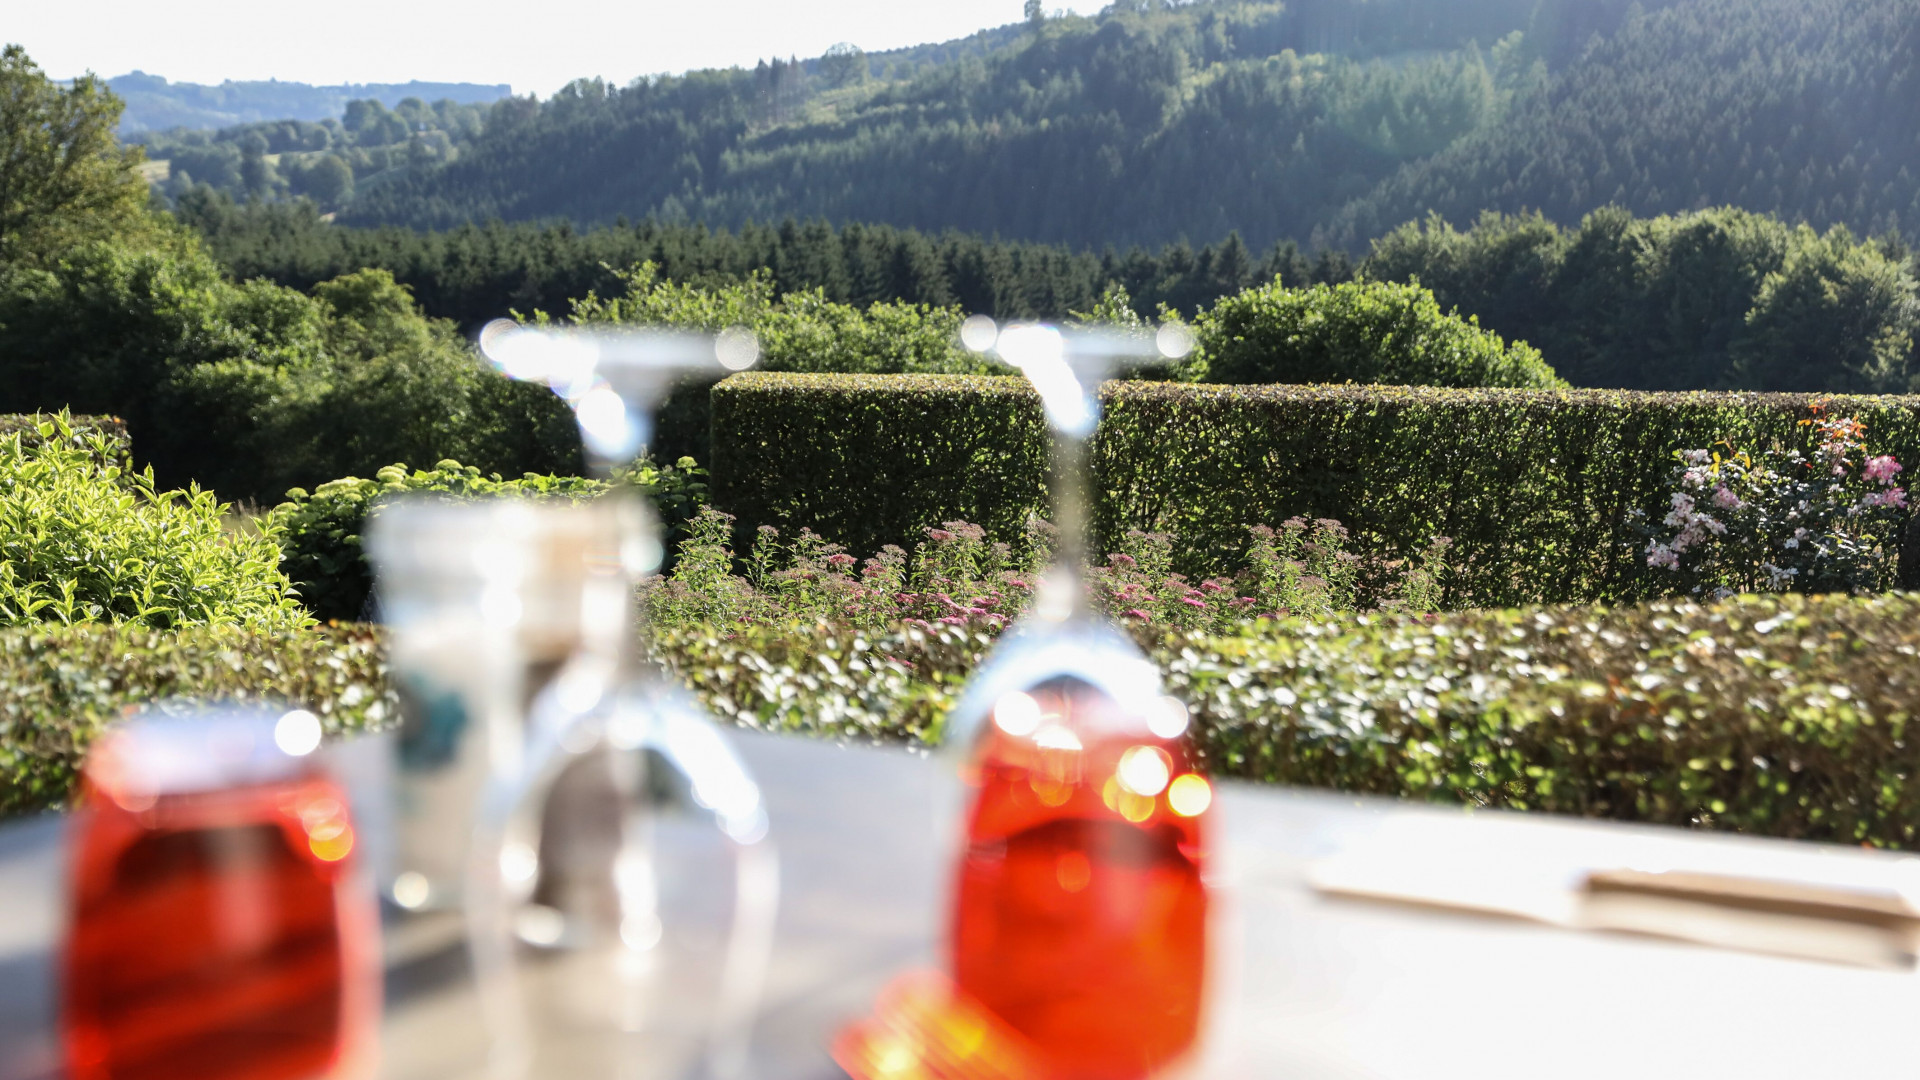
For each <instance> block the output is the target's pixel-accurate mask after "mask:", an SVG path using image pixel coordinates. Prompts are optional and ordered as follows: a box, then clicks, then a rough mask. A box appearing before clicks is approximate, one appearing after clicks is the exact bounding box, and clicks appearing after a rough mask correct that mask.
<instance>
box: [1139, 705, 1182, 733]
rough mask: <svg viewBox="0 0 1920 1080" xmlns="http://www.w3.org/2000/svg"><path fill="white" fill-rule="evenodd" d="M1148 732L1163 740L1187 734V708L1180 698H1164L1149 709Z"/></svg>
mask: <svg viewBox="0 0 1920 1080" xmlns="http://www.w3.org/2000/svg"><path fill="white" fill-rule="evenodd" d="M1147 730H1148V731H1151V732H1153V733H1154V734H1155V735H1158V736H1159V737H1160V738H1162V739H1177V738H1179V737H1180V736H1182V735H1185V734H1186V733H1187V706H1186V705H1185V703H1183V702H1182V701H1181V700H1180V699H1179V698H1175V697H1163V698H1160V699H1158V700H1156V701H1155V702H1154V703H1153V704H1152V706H1150V707H1149V708H1148V709H1147Z"/></svg>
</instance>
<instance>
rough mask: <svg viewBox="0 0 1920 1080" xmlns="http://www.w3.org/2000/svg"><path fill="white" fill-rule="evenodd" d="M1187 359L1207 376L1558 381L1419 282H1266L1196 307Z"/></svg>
mask: <svg viewBox="0 0 1920 1080" xmlns="http://www.w3.org/2000/svg"><path fill="white" fill-rule="evenodd" d="M1195 329H1196V331H1197V337H1198V346H1199V347H1198V349H1197V350H1196V353H1197V356H1198V358H1199V363H1197V364H1196V365H1195V367H1196V369H1197V375H1198V378H1199V379H1200V380H1201V381H1204V382H1214V383H1337V382H1359V383H1384V384H1389V385H1395V386H1524V387H1557V386H1565V385H1566V383H1565V382H1563V381H1562V380H1561V379H1560V378H1559V376H1557V375H1555V374H1554V372H1553V369H1552V368H1551V367H1548V366H1547V363H1546V361H1544V360H1542V359H1540V354H1539V353H1538V352H1535V351H1534V350H1533V348H1532V347H1531V346H1529V345H1528V344H1526V343H1525V342H1523V341H1516V342H1513V343H1512V344H1511V345H1509V344H1508V343H1507V342H1505V341H1503V340H1501V338H1500V335H1498V334H1495V333H1492V332H1491V331H1487V330H1482V329H1480V324H1479V322H1478V320H1476V319H1472V318H1468V319H1462V318H1459V317H1458V316H1456V315H1448V314H1444V313H1443V312H1441V310H1440V305H1439V304H1438V303H1436V302H1435V301H1434V298H1433V294H1432V293H1430V292H1428V291H1427V290H1425V289H1423V288H1421V287H1420V286H1419V284H1418V283H1417V282H1416V283H1413V284H1409V285H1398V284H1393V283H1391V282H1375V281H1352V282H1347V283H1345V284H1341V285H1314V286H1312V287H1311V288H1306V289H1289V288H1286V287H1284V286H1282V285H1281V284H1280V282H1279V281H1278V280H1277V279H1276V280H1275V281H1274V282H1273V283H1272V284H1270V285H1263V286H1260V287H1258V288H1253V289H1248V290H1246V291H1245V292H1242V293H1239V294H1237V295H1234V296H1229V297H1226V298H1225V299H1223V300H1221V301H1220V302H1219V303H1218V304H1215V305H1214V306H1213V307H1212V308H1211V309H1209V310H1207V311H1205V312H1203V313H1201V315H1200V318H1199V321H1198V322H1197V324H1196V327H1195Z"/></svg>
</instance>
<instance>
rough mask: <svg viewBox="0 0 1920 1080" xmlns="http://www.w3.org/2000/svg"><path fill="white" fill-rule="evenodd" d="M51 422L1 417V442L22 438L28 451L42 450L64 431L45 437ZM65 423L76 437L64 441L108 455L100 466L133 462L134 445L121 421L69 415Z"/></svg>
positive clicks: (36, 417) (35, 415)
mask: <svg viewBox="0 0 1920 1080" xmlns="http://www.w3.org/2000/svg"><path fill="white" fill-rule="evenodd" d="M48 419H49V418H48V417H47V416H45V415H42V414H40V413H29V414H26V415H21V414H18V413H12V414H8V413H0V439H8V438H12V437H13V436H15V435H18V436H19V437H20V444H21V446H23V447H28V448H34V447H39V446H41V445H42V444H44V443H45V442H46V441H47V439H49V438H54V439H59V438H60V429H59V428H58V427H57V426H56V427H55V428H54V429H53V430H52V431H50V432H48V433H46V434H44V435H43V434H41V431H40V429H41V426H42V425H44V424H45V423H46V422H47V421H48ZM61 419H62V420H64V421H66V424H67V428H68V430H70V431H71V432H72V433H73V434H72V436H71V437H70V438H68V439H66V440H64V441H66V442H67V443H68V444H69V445H71V446H74V447H77V448H79V449H82V450H92V449H94V448H98V449H99V450H100V451H101V452H102V453H104V454H105V455H106V456H105V457H102V458H101V459H100V464H102V465H125V464H127V463H128V462H129V461H131V460H132V459H133V443H132V442H131V441H130V440H129V439H128V438H127V425H126V424H124V423H122V422H121V420H120V418H119V417H117V416H71V415H66V416H62V417H61ZM96 436H97V437H98V438H97V439H96Z"/></svg>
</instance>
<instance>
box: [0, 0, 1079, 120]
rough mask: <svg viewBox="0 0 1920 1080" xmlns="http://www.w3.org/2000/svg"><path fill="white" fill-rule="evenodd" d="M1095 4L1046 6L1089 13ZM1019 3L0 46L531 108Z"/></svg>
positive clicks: (188, 5) (365, 25)
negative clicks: (459, 88)
mask: <svg viewBox="0 0 1920 1080" xmlns="http://www.w3.org/2000/svg"><path fill="white" fill-rule="evenodd" d="M1103 6H1105V0H1099V2H1089V0H1074V2H1071V3H1061V2H1060V0H1047V8H1048V10H1054V9H1056V8H1060V7H1065V8H1068V9H1069V10H1073V11H1079V12H1082V13H1088V14H1090V13H1092V12H1094V11H1097V10H1099V9H1100V8H1101V7H1103ZM1021 7H1022V0H814V2H811V3H809V2H806V0H679V2H669V0H624V2H623V0H557V2H555V0H548V2H519V3H515V2H511V0H325V2H324V3H291V2H288V0H245V2H240V0H167V2H165V3H155V2H153V0H104V2H99V3H93V4H69V3H62V2H60V0H0V10H4V11H5V13H6V15H5V18H4V19H0V41H4V42H11V43H18V44H21V45H24V46H26V48H27V53H28V54H29V55H30V56H32V57H33V59H34V61H35V62H36V63H38V64H39V65H40V67H41V69H42V70H43V71H45V72H47V74H49V75H53V76H55V77H58V78H71V77H73V76H75V75H79V74H81V73H82V72H85V71H92V72H93V73H94V74H96V75H101V76H106V77H111V76H114V75H124V74H126V73H127V72H129V71H133V70H135V69H138V70H141V71H145V72H147V73H148V74H150V75H164V76H165V77H167V78H168V79H171V80H173V81H175V82H197V83H219V82H221V81H223V80H226V79H269V78H273V79H282V80H286V81H289V82H305V83H315V84H335V83H347V82H353V83H370V82H377V83H392V82H406V81H408V80H410V79H423V80H427V81H431V82H476V83H503V82H504V83H511V84H513V89H514V92H515V93H518V94H525V93H528V92H533V93H537V94H539V95H541V96H542V97H545V96H546V95H548V94H551V93H552V92H553V91H554V90H556V89H558V88H559V87H561V86H564V85H565V84H566V83H567V82H569V81H571V80H573V79H575V78H581V77H587V76H595V75H598V76H600V77H602V78H606V79H609V80H611V81H613V82H616V83H625V82H628V81H629V80H631V79H633V78H635V77H636V76H639V75H651V74H656V73H660V72H680V71H686V70H688V69H690V68H706V67H730V66H733V65H740V66H743V67H751V66H752V65H753V63H754V61H756V60H758V59H760V58H763V57H771V56H788V55H792V56H799V57H803V58H804V57H809V56H818V55H820V54H821V53H823V52H825V51H826V50H827V47H828V46H829V45H832V44H834V43H836V42H840V41H850V42H852V43H854V44H855V45H858V46H860V47H861V48H863V49H866V50H868V51H878V50H881V49H888V48H897V47H900V46H903V45H917V44H920V43H923V42H930V41H944V40H947V39H949V38H956V37H964V36H966V35H967V34H970V33H973V32H974V31H976V30H981V29H984V28H986V27H989V26H999V25H1002V24H1004V23H1010V22H1018V21H1019V20H1020V17H1021Z"/></svg>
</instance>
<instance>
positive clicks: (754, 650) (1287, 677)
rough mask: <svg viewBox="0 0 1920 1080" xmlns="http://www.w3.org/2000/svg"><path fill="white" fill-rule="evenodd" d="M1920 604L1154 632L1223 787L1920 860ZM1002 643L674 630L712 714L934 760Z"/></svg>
mask: <svg viewBox="0 0 1920 1080" xmlns="http://www.w3.org/2000/svg"><path fill="white" fill-rule="evenodd" d="M1916 626H1920V601H1916V600H1915V599H1914V598H1912V597H1909V596H1904V595H1893V596H1884V597H1875V598H1871V599H1855V598H1848V597H1799V596H1770V597H1747V598H1742V599H1737V600H1732V601H1727V602H1724V603H1720V604H1715V605H1711V606H1697V605H1694V604H1690V603H1674V602H1663V603H1657V604H1652V605H1648V606H1645V607H1639V608H1620V609H1607V608H1538V609H1528V610H1513V611H1477V612H1461V613H1457V614H1449V615H1441V616H1431V617H1427V618H1421V619H1411V618H1405V617H1400V616H1382V615H1377V614H1375V615H1352V616H1345V617H1340V618H1335V619H1328V620H1321V621H1304V620H1288V621H1283V622H1280V623H1256V624H1253V625H1250V626H1248V627H1246V628H1244V629H1243V630H1242V631H1241V632H1239V633H1235V634H1231V635H1214V634H1207V633H1199V632H1176V633H1159V632H1147V631H1141V637H1142V643H1143V644H1145V645H1146V646H1147V647H1148V649H1149V652H1150V655H1152V657H1153V658H1154V659H1155V660H1156V661H1157V662H1158V663H1159V664H1160V666H1161V669H1162V671H1163V672H1164V673H1165V674H1166V676H1167V679H1168V682H1169V686H1170V689H1171V691H1172V692H1173V693H1174V694H1175V695H1176V696H1179V697H1180V698H1182V699H1183V700H1185V701H1186V702H1187V703H1188V704H1189V705H1190V706H1191V707H1192V709H1193V716H1194V727H1193V731H1194V738H1195V740H1196V745H1197V747H1198V749H1199V750H1200V752H1201V754H1202V756H1203V758H1204V760H1205V762H1206V764H1207V766H1208V768H1209V769H1211V770H1212V771H1213V772H1214V774H1215V775H1219V776H1231V777H1243V778H1247V779H1252V780H1260V781H1267V782H1273V783H1283V784H1292V785H1299V786H1306V787H1317V788H1330V789H1334V790H1339V791H1349V792H1356V793H1366V794H1374V795H1389V796H1399V797H1404V798H1413V799H1421V800H1427V801H1433V802H1441V803H1452V804H1465V805H1469V806H1485V807H1505V808H1513V809H1530V810H1538V811H1546V812H1550V813H1568V814H1578V815H1582V816H1585V817H1596V818H1609V819H1613V820H1621V821H1638V822H1647V823H1654V824H1665V825H1680V826H1691V827H1695V828H1711V829H1720V830H1728V831H1736V832H1744V833H1752V834H1757V835H1764V836H1777V837H1791V838H1798V839H1810V840H1827V841H1838V842H1842V843H1866V844H1872V845H1875V846H1882V847H1895V848H1907V849H1913V848H1915V847H1916V846H1917V845H1920V781H1916V779H1915V778H1916V777H1920V768H1916V765H1917V764H1920V763H1916V761H1915V760H1914V753H1915V751H1914V747H1913V741H1912V740H1911V739H1910V738H1908V735H1909V734H1910V733H1909V732H1907V730H1906V725H1907V724H1908V723H1910V722H1912V717H1913V715H1914V713H1915V710H1916V702H1915V693H1916V687H1917V686H1920V684H1916V682H1915V680H1914V678H1913V674H1912V673H1913V667H1914V657H1915V655H1916V649H1920V640H1916V631H1915V628H1916ZM992 641H993V638H992V635H991V634H990V633H989V631H988V630H987V629H986V628H984V627H980V626H933V627H922V626H906V627H897V628H894V629H890V630H878V631H876V630H866V629H856V628H851V627H844V626H838V625H832V624H817V623H799V624H787V625H779V624H773V623H767V624H759V625H752V626H744V627H737V628H729V629H727V630H725V631H721V630H718V629H715V628H712V627H702V626H698V625H687V626H674V627H662V628H656V629H655V631H654V645H653V647H654V650H655V652H656V654H657V655H659V656H660V657H661V658H662V659H663V660H664V661H665V662H666V663H667V664H668V665H669V666H670V667H671V668H672V669H673V670H674V672H675V674H677V675H678V676H679V677H680V678H681V679H682V680H683V681H685V682H686V683H688V684H689V685H690V686H692V687H693V688H694V690H695V691H696V692H697V693H698V694H699V695H700V697H701V699H702V700H703V701H705V702H706V703H707V705H708V706H709V707H710V708H713V709H714V710H715V711H717V712H719V713H721V714H722V715H725V716H728V717H731V718H733V719H734V720H735V721H736V722H738V723H742V724H745V725H748V726H751V727H756V728H761V729H766V730H774V731H807V732H819V733H827V734H833V735H839V736H854V737H863V738H869V739H913V740H917V741H921V742H927V743H932V742H937V741H938V739H939V733H940V729H941V725H942V722H943V721H944V719H945V717H946V715H947V713H948V711H949V710H951V708H952V707H953V703H954V701H955V699H956V698H957V696H958V690H959V688H960V686H961V685H962V684H963V682H964V680H965V679H966V676H967V675H968V673H969V672H970V671H971V670H972V669H973V668H974V667H975V666H976V665H977V664H978V663H979V662H980V660H981V658H982V657H983V656H984V655H985V654H986V652H987V651H988V649H989V648H990V647H991V645H992Z"/></svg>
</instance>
